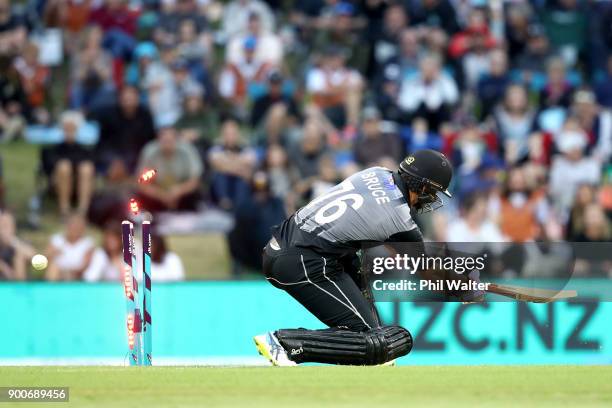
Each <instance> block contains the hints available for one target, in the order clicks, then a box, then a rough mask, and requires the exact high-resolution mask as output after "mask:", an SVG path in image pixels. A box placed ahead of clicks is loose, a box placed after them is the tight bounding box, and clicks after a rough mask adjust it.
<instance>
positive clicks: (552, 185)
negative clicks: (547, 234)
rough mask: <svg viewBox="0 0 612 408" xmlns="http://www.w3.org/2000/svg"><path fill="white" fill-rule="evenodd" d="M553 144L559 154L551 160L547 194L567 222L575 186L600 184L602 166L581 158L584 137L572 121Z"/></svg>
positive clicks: (585, 138)
mask: <svg viewBox="0 0 612 408" xmlns="http://www.w3.org/2000/svg"><path fill="white" fill-rule="evenodd" d="M555 144H556V146H557V149H558V150H559V152H561V155H558V156H557V157H555V158H554V159H553V162H552V164H551V167H550V181H549V194H550V196H551V198H552V202H553V204H554V206H555V207H556V208H557V210H558V211H559V212H560V214H561V216H562V217H563V218H562V219H563V220H564V221H566V220H567V217H568V214H569V210H570V208H571V206H572V203H573V201H574V197H575V196H576V191H577V190H578V186H580V185H581V184H585V183H587V184H597V183H599V181H600V178H601V167H600V165H599V162H598V161H597V160H595V159H594V158H592V157H589V156H585V155H584V150H585V148H586V146H587V136H586V134H585V133H584V132H583V131H582V129H580V127H579V126H578V125H577V123H576V122H575V121H572V120H569V121H567V122H566V124H565V126H564V129H563V130H562V131H561V133H560V134H559V135H558V136H557V137H556V140H555Z"/></svg>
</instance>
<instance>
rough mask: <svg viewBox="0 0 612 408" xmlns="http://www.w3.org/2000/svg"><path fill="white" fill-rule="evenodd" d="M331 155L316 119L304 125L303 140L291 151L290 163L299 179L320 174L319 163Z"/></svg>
mask: <svg viewBox="0 0 612 408" xmlns="http://www.w3.org/2000/svg"><path fill="white" fill-rule="evenodd" d="M327 153H329V149H328V147H327V146H326V144H325V137H324V135H323V131H322V130H321V126H320V125H319V123H318V122H317V121H316V120H314V119H309V120H307V121H306V123H304V130H303V135H302V140H301V141H300V143H299V144H297V145H295V146H292V147H291V149H290V150H289V162H290V163H291V166H292V168H294V169H295V173H296V174H297V175H298V178H299V179H306V178H308V177H312V176H315V175H317V174H318V173H319V161H320V160H321V158H322V157H323V156H325V155H326V154H327Z"/></svg>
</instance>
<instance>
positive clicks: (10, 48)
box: [0, 0, 27, 56]
mask: <svg viewBox="0 0 612 408" xmlns="http://www.w3.org/2000/svg"><path fill="white" fill-rule="evenodd" d="M26 39H27V30H26V25H25V21H24V20H23V19H22V18H21V17H20V16H18V15H17V14H16V13H15V12H14V10H13V8H12V7H11V1H10V0H0V56H14V55H17V54H18V53H19V52H20V51H21V49H22V48H23V46H24V45H25V43H26Z"/></svg>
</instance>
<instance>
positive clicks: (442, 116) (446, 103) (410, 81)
mask: <svg viewBox="0 0 612 408" xmlns="http://www.w3.org/2000/svg"><path fill="white" fill-rule="evenodd" d="M458 100H459V90H458V89H457V84H456V83H455V81H454V80H453V78H452V77H451V76H449V75H447V74H446V73H444V72H442V71H441V70H440V58H439V57H438V56H436V55H431V54H430V55H427V56H424V57H423V58H422V59H421V61H420V64H419V73H418V74H417V75H416V76H415V77H413V78H407V79H404V80H403V81H402V85H401V89H400V93H399V97H398V104H399V106H400V108H402V109H403V110H404V111H405V112H406V113H408V114H409V115H411V116H412V117H415V116H419V117H423V118H425V119H426V120H427V123H428V125H429V128H430V129H432V130H434V131H438V129H439V128H440V126H441V125H442V124H443V123H444V122H446V121H448V120H449V119H450V108H451V107H452V106H453V105H454V104H455V103H457V101H458Z"/></svg>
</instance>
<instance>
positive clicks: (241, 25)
mask: <svg viewBox="0 0 612 408" xmlns="http://www.w3.org/2000/svg"><path fill="white" fill-rule="evenodd" d="M253 15H257V16H259V19H260V20H261V21H260V25H261V29H262V31H264V32H267V33H268V32H272V31H273V30H274V15H273V14H272V11H271V10H270V7H269V6H268V5H267V4H266V3H265V2H263V1H261V0H232V1H230V2H229V3H228V4H227V5H226V6H225V7H224V8H223V22H222V32H223V35H224V37H225V38H226V39H229V38H232V37H234V36H235V35H237V34H242V33H244V32H246V31H247V30H248V26H249V23H250V18H251V16H253Z"/></svg>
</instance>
